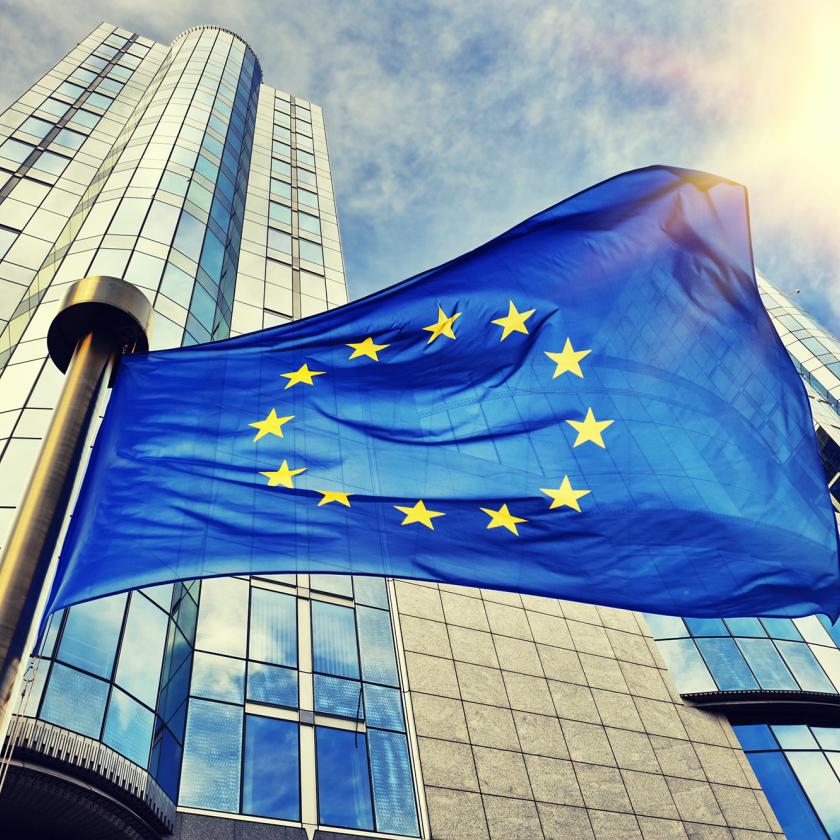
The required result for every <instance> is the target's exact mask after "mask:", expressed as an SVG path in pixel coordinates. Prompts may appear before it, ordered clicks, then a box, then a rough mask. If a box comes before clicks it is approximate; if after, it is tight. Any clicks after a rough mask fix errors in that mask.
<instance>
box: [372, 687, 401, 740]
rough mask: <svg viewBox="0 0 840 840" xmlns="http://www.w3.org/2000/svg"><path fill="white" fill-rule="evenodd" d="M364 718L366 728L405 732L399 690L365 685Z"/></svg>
mask: <svg viewBox="0 0 840 840" xmlns="http://www.w3.org/2000/svg"><path fill="white" fill-rule="evenodd" d="M365 718H366V719H367V724H368V726H376V727H377V728H379V729H393V730H395V731H397V732H404V731H405V721H404V719H403V710H402V698H401V697H400V692H399V689H397V688H385V686H382V685H370V684H369V683H365Z"/></svg>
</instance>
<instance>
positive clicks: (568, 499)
mask: <svg viewBox="0 0 840 840" xmlns="http://www.w3.org/2000/svg"><path fill="white" fill-rule="evenodd" d="M591 492H592V491H591V490H575V489H573V488H572V483H571V482H570V481H569V476H567V475H564V476H563V481H561V482H560V487H559V488H558V489H557V490H549V489H547V488H545V487H540V493H545V495H546V496H548V497H549V498H550V499H551V504H550V505H549V508H548V509H549V510H554V508H558V507H563V506H564V505H565V506H566V507H570V508H573V509H574V510H576V511H577V512H578V513H580V505H579V504H578V499H580V498H581V497H582V496H586V495H588V494H589V493H591Z"/></svg>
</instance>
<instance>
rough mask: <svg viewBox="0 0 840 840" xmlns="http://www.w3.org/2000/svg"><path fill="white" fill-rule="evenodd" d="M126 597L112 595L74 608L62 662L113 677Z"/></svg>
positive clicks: (66, 629) (61, 648)
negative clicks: (112, 672)
mask: <svg viewBox="0 0 840 840" xmlns="http://www.w3.org/2000/svg"><path fill="white" fill-rule="evenodd" d="M126 597H127V596H126V595H112V596H111V597H109V598H98V599H97V600H95V601H87V602H86V603H84V604H77V605H76V606H75V607H71V608H70V610H69V613H68V615H67V621H66V622H65V624H64V632H63V633H62V635H61V642H60V644H59V648H58V658H59V659H60V660H62V662H67V663H69V664H70V665H76V666H78V667H79V668H83V669H84V670H85V671H90V672H91V673H92V674H97V675H98V676H100V677H110V676H111V669H112V668H113V667H114V654H115V653H116V650H117V642H118V641H119V635H120V627H121V626H122V620H123V611H124V610H125V602H126Z"/></svg>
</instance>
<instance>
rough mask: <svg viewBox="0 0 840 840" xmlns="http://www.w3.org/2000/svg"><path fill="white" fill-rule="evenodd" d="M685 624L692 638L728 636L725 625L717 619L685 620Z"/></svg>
mask: <svg viewBox="0 0 840 840" xmlns="http://www.w3.org/2000/svg"><path fill="white" fill-rule="evenodd" d="M685 623H686V624H687V625H688V629H689V630H690V631H691V635H692V636H728V635H729V631H728V630H727V629H726V625H725V624H724V623H723V621H722V620H721V619H719V618H687V619H686V620H685Z"/></svg>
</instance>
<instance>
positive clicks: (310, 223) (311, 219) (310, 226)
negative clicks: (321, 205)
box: [298, 213, 321, 236]
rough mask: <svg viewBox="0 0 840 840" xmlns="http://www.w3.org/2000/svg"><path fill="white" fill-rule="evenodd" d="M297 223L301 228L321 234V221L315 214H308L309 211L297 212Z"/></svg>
mask: <svg viewBox="0 0 840 840" xmlns="http://www.w3.org/2000/svg"><path fill="white" fill-rule="evenodd" d="M298 224H299V225H300V227H301V229H302V230H306V231H309V233H315V234H318V235H319V236H320V235H321V222H320V220H319V219H318V217H317V216H310V215H309V213H298Z"/></svg>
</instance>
